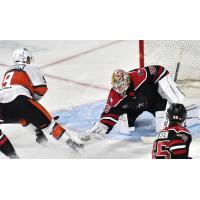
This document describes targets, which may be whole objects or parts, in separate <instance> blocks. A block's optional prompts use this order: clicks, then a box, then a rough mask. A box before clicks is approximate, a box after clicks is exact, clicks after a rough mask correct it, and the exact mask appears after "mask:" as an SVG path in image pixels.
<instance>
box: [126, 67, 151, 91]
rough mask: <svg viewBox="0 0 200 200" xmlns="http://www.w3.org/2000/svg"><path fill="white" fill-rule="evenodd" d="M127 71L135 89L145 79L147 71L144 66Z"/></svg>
mask: <svg viewBox="0 0 200 200" xmlns="http://www.w3.org/2000/svg"><path fill="white" fill-rule="evenodd" d="M128 73H129V75H130V78H131V81H132V82H133V84H134V89H135V90H137V89H138V88H139V87H140V86H141V85H142V84H143V83H144V82H145V81H146V79H147V71H146V69H145V68H144V67H143V68H140V69H135V70H133V71H130V72H128Z"/></svg>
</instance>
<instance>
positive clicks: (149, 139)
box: [141, 136, 156, 144]
mask: <svg viewBox="0 0 200 200" xmlns="http://www.w3.org/2000/svg"><path fill="white" fill-rule="evenodd" d="M155 140H156V136H141V141H142V142H143V143H144V144H153V143H154V141H155Z"/></svg>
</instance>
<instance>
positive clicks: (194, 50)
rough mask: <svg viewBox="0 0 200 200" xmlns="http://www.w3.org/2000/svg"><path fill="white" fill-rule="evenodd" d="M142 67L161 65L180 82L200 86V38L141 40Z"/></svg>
mask: <svg viewBox="0 0 200 200" xmlns="http://www.w3.org/2000/svg"><path fill="white" fill-rule="evenodd" d="M139 60H140V62H139V63H140V67H144V66H149V65H161V66H163V67H165V68H166V69H168V70H169V72H170V73H171V75H172V76H175V74H177V73H176V70H177V65H178V66H179V67H180V68H179V72H178V83H180V84H186V85H187V84H189V85H191V86H194V87H200V40H139Z"/></svg>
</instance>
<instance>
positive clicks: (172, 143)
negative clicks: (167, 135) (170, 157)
mask: <svg viewBox="0 0 200 200" xmlns="http://www.w3.org/2000/svg"><path fill="white" fill-rule="evenodd" d="M184 143H185V142H184V141H183V140H172V141H171V142H170V146H173V145H176V144H184Z"/></svg>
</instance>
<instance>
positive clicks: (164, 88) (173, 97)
mask: <svg viewBox="0 0 200 200" xmlns="http://www.w3.org/2000/svg"><path fill="white" fill-rule="evenodd" d="M158 93H159V94H160V95H161V97H162V98H163V99H166V100H167V101H168V102H169V103H170V104H171V103H181V102H182V101H183V99H184V98H185V95H184V94H183V93H182V92H181V90H180V89H179V88H178V86H177V85H176V83H175V82H174V81H173V80H172V78H171V76H170V74H168V75H167V76H165V77H164V78H162V79H161V80H159V81H158Z"/></svg>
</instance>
